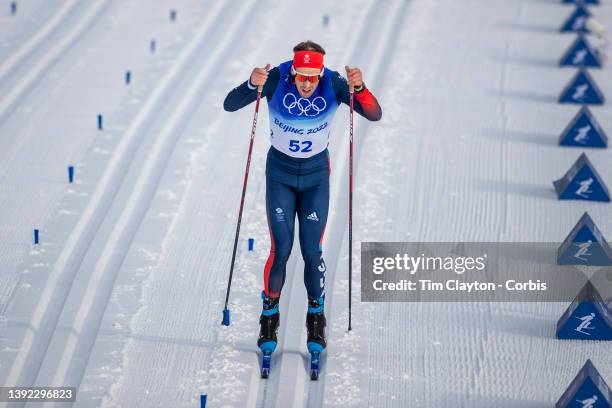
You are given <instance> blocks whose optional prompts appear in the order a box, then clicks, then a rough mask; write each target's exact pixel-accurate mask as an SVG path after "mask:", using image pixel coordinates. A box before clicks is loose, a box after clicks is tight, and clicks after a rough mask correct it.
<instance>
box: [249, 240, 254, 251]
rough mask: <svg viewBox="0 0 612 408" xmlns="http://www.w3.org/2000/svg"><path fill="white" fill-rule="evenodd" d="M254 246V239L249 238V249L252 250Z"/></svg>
mask: <svg viewBox="0 0 612 408" xmlns="http://www.w3.org/2000/svg"><path fill="white" fill-rule="evenodd" d="M254 246H255V239H254V238H249V251H252V250H253V247H254Z"/></svg>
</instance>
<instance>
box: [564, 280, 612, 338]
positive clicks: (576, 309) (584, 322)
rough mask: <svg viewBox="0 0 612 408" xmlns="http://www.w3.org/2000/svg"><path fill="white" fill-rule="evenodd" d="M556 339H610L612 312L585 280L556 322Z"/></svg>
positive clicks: (611, 334)
mask: <svg viewBox="0 0 612 408" xmlns="http://www.w3.org/2000/svg"><path fill="white" fill-rule="evenodd" d="M557 338H558V339H574V340H612V314H611V312H610V311H609V310H608V307H607V305H606V304H605V303H604V301H603V299H602V297H601V295H600V294H599V292H598V291H597V289H595V287H594V286H593V284H592V283H591V282H587V284H586V285H584V288H582V290H581V291H580V293H578V296H576V298H575V299H574V301H573V302H572V304H571V305H570V306H569V307H568V308H567V310H566V311H565V313H564V314H563V316H561V319H559V322H558V323H557Z"/></svg>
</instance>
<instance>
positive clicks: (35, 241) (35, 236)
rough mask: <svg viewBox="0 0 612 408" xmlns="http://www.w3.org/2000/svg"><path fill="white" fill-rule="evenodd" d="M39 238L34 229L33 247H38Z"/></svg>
mask: <svg viewBox="0 0 612 408" xmlns="http://www.w3.org/2000/svg"><path fill="white" fill-rule="evenodd" d="M39 238H40V234H39V232H38V230H37V229H35V230H34V245H38V243H39V242H40V240H39Z"/></svg>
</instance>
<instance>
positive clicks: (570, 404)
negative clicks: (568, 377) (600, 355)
mask: <svg viewBox="0 0 612 408" xmlns="http://www.w3.org/2000/svg"><path fill="white" fill-rule="evenodd" d="M574 407H575V408H584V407H587V408H612V394H611V393H610V388H609V387H608V385H607V384H606V382H605V381H604V379H603V378H602V376H601V375H600V374H599V372H598V371H597V369H596V368H595V366H594V365H593V363H592V362H591V360H587V362H586V364H585V365H584V366H583V367H582V369H581V370H580V372H579V373H578V375H577V376H576V378H574V380H573V381H572V383H571V384H570V386H569V387H568V388H567V390H566V391H565V392H564V393H563V395H562V396H561V398H560V399H559V401H557V404H556V405H555V408H574Z"/></svg>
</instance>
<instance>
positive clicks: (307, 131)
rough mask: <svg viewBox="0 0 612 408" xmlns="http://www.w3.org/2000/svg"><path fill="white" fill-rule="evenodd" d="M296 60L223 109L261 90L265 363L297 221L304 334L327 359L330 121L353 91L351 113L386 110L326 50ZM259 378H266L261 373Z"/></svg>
mask: <svg viewBox="0 0 612 408" xmlns="http://www.w3.org/2000/svg"><path fill="white" fill-rule="evenodd" d="M293 52H294V55H293V59H292V60H289V61H286V62H283V63H282V64H280V65H279V66H277V67H274V68H272V69H271V70H270V69H269V68H270V65H269V64H268V65H266V67H265V68H254V69H253V71H252V73H251V76H250V78H249V80H248V81H245V82H244V83H242V84H241V85H240V86H238V87H236V88H234V89H233V90H232V91H230V92H229V94H228V95H227V97H226V98H225V101H224V104H223V107H224V109H225V110H226V111H228V112H234V111H236V110H238V109H240V108H243V107H245V106H247V105H248V104H250V103H251V102H253V101H255V100H256V98H257V88H258V86H263V89H262V94H261V96H262V97H266V98H267V100H268V109H269V116H270V141H271V144H272V146H271V147H270V149H269V151H268V155H267V161H266V207H267V218H268V227H269V230H270V240H271V249H270V255H269V257H268V260H267V262H266V264H265V267H264V290H263V292H262V299H263V310H262V313H261V317H260V333H259V338H258V341H257V345H258V346H259V348H260V349H261V350H262V352H263V354H264V365H265V361H266V360H265V359H266V356H268V364H269V361H270V360H269V356H270V355H271V354H272V352H273V351H274V350H275V348H276V343H277V331H278V326H279V299H280V295H281V290H282V287H283V283H284V282H285V273H286V263H287V260H288V258H289V255H290V252H291V248H292V246H293V239H294V224H295V217H296V215H297V218H298V221H299V223H300V233H299V239H300V248H301V252H302V257H303V258H304V263H305V267H304V284H305V286H306V291H307V294H308V310H307V313H306V327H307V330H308V339H307V347H308V351H309V352H310V353H311V355H313V356H314V354H313V353H317V354H316V355H317V356H318V354H319V353H320V352H322V351H323V350H324V349H325V347H326V339H325V325H326V322H325V315H324V303H325V292H324V289H325V287H324V286H325V271H326V266H325V262H324V260H323V255H322V246H321V245H322V242H323V235H324V233H325V225H326V222H327V213H328V207H329V175H330V167H331V166H330V163H329V153H328V150H327V146H328V143H329V134H330V130H331V124H332V120H333V118H334V115H335V113H336V110H337V108H338V106H339V105H340V104H341V103H345V104H348V103H349V83H350V85H352V86H354V92H355V101H354V109H355V111H357V112H358V113H359V114H361V115H362V116H363V117H365V118H367V119H369V120H371V121H377V120H380V118H381V116H382V110H381V108H380V105H379V104H378V101H377V100H376V98H375V97H374V95H372V93H370V91H369V90H368V89H367V88H366V86H365V84H364V82H363V77H362V73H361V71H360V70H359V68H352V69H350V68H348V67H346V69H347V72H348V75H347V76H348V81H349V82H347V80H346V79H344V78H343V77H342V76H341V75H340V74H339V73H338V72H336V71H332V70H330V69H328V68H326V67H325V66H324V64H323V59H324V55H325V50H324V49H323V48H322V47H321V46H320V45H318V44H316V43H314V42H312V41H305V42H301V43H299V44H298V45H296V46H295V47H294V48H293ZM262 376H264V377H265V376H267V372H266V373H264V371H263V369H262Z"/></svg>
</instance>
